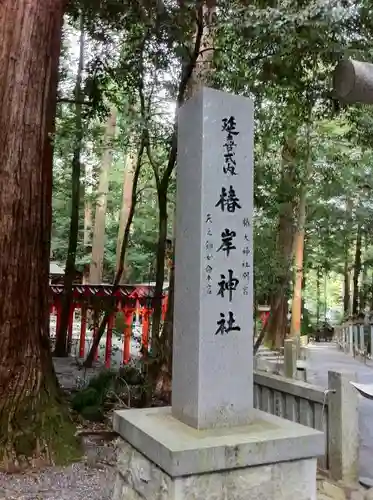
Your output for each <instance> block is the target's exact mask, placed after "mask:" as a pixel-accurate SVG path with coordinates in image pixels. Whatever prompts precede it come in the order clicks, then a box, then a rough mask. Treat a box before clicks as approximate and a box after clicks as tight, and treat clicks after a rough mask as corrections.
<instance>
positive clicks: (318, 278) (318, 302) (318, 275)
mask: <svg viewBox="0 0 373 500" xmlns="http://www.w3.org/2000/svg"><path fill="white" fill-rule="evenodd" d="M320 282H321V270H320V266H317V271H316V327H317V328H319V327H320V305H321V283H320Z"/></svg>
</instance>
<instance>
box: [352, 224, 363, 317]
mask: <svg viewBox="0 0 373 500" xmlns="http://www.w3.org/2000/svg"><path fill="white" fill-rule="evenodd" d="M361 239H362V229H361V225H360V224H359V226H358V228H357V234H356V249H355V263H354V276H353V281H352V282H353V301H352V314H353V315H354V316H355V315H356V314H357V313H358V312H359V276H360V272H361Z"/></svg>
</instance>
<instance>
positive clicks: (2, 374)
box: [0, 0, 76, 471]
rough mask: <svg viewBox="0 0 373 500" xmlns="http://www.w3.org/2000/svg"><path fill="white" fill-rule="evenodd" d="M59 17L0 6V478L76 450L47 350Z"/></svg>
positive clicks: (37, 5) (54, 1) (37, 8)
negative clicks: (3, 473)
mask: <svg viewBox="0 0 373 500" xmlns="http://www.w3.org/2000/svg"><path fill="white" fill-rule="evenodd" d="M63 10H64V1H62V0H60V1H59V0H40V1H38V2H30V1H28V0H3V1H2V2H1V3H0V39H1V50H0V74H1V79H0V105H1V106H0V156H1V160H0V185H1V189H0V255H1V258H0V296H1V300H0V340H1V349H0V468H2V469H5V470H7V471H13V470H15V469H16V468H18V467H22V466H23V465H25V462H26V461H27V459H31V458H33V459H34V460H36V459H45V460H46V461H47V462H49V463H50V462H51V461H53V460H56V461H57V462H58V461H60V460H61V458H63V457H65V458H68V457H69V455H70V454H71V453H72V452H75V450H76V441H75V438H74V434H73V428H72V427H71V423H70V421H69V419H68V416H67V413H66V411H65V410H64V407H63V405H61V400H60V394H59V390H58V384H57V379H56V376H55V373H54V369H53V364H52V358H51V354H50V347H49V299H48V298H49V279H48V276H49V252H50V233H51V212H52V211H51V205H52V158H53V149H52V144H51V140H50V137H51V135H52V134H53V132H54V116H55V109H56V89H57V78H58V59H59V52H60V39H61V28H62V19H63ZM57 430H58V431H57Z"/></svg>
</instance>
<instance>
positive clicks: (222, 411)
mask: <svg viewBox="0 0 373 500" xmlns="http://www.w3.org/2000/svg"><path fill="white" fill-rule="evenodd" d="M230 117H234V119H235V122H236V131H238V132H239V133H238V135H234V143H235V144H236V146H235V147H234V154H235V156H234V160H235V162H236V173H237V175H230V174H229V172H228V173H224V170H223V167H224V152H225V150H224V147H223V146H224V143H225V142H226V138H227V132H226V131H224V130H223V128H222V121H223V119H225V118H228V119H229V118H230ZM253 135H254V106H253V102H252V101H251V99H249V98H246V97H242V96H237V95H233V94H228V93H226V92H220V91H217V90H213V89H210V88H204V89H202V90H201V91H200V92H197V93H196V94H195V95H194V96H193V97H192V98H191V99H189V100H188V101H187V102H186V103H185V104H184V106H183V107H182V108H181V109H180V111H179V117H178V168H177V203H176V225H175V227H176V250H175V259H176V260H175V312H174V337H173V376H172V388H173V391H172V410H173V415H174V416H175V417H176V418H178V419H180V420H181V421H183V422H184V423H186V424H188V425H190V426H192V427H196V428H198V429H203V428H211V427H225V426H230V425H243V424H247V423H248V422H250V417H251V410H252V409H253V360H252V344H253V338H252V335H253V280H252V278H253V260H252V258H253V252H252V213H253ZM231 188H232V190H234V191H235V194H236V196H237V198H238V204H239V205H240V207H241V208H237V209H236V210H235V212H232V211H230V210H228V209H227V207H226V206H225V208H224V211H222V210H221V209H220V207H219V206H216V204H217V203H218V202H219V198H220V196H221V194H222V189H225V190H226V194H227V195H228V194H229V192H230V190H231ZM226 229H228V230H229V231H233V232H234V233H235V236H234V240H233V245H234V246H235V247H236V249H235V250H233V251H231V252H230V254H229V256H227V255H226V253H225V252H224V251H218V250H219V248H220V246H221V244H222V232H223V231H225V230H226ZM246 263H247V267H245V266H246ZM210 267H211V269H210ZM206 269H209V271H206ZM229 269H230V270H232V271H233V277H234V279H238V281H239V282H238V283H237V287H236V289H235V290H234V292H233V295H232V298H231V301H230V300H229V299H228V297H227V292H226V293H225V296H224V297H221V295H219V293H218V291H219V286H218V283H219V282H220V281H221V279H222V278H221V275H222V274H223V275H224V276H225V277H226V279H228V276H229V271H228V270H229ZM208 276H209V277H210V279H208ZM210 285H211V289H210V288H209V287H210ZM229 312H232V313H233V314H234V319H235V324H234V326H239V327H240V330H239V331H238V330H235V331H230V332H228V333H225V334H221V333H218V334H216V332H217V330H218V324H217V322H218V321H219V320H220V319H221V316H220V314H224V315H225V320H226V321H227V320H228V317H229Z"/></svg>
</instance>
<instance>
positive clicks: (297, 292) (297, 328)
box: [290, 186, 307, 337]
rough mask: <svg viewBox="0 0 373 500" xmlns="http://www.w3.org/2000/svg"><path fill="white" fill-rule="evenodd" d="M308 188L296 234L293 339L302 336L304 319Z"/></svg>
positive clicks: (300, 206) (301, 195)
mask: <svg viewBox="0 0 373 500" xmlns="http://www.w3.org/2000/svg"><path fill="white" fill-rule="evenodd" d="M306 205H307V195H306V186H302V189H301V193H300V200H299V216H298V228H297V232H296V234H295V243H294V248H295V262H294V266H295V280H294V290H293V301H292V306H291V325H290V335H291V336H292V337H295V336H300V334H301V317H302V285H303V257H304V235H305V225H306Z"/></svg>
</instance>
